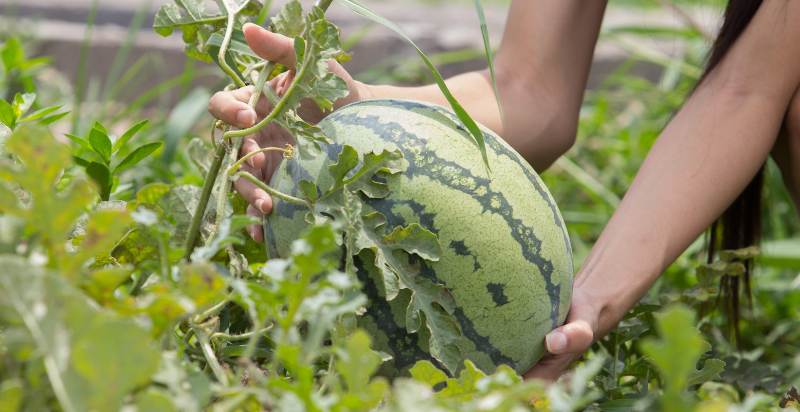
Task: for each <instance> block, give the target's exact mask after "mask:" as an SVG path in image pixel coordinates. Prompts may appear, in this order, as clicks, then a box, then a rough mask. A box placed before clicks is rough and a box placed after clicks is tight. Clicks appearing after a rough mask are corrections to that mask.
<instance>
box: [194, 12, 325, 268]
mask: <svg viewBox="0 0 800 412" xmlns="http://www.w3.org/2000/svg"><path fill="white" fill-rule="evenodd" d="M332 2H333V0H319V1H317V4H316V6H317V7H319V8H320V9H322V10H323V11H326V10H327V9H328V7H330V5H331V3H332ZM235 20H236V15H235V13H228V25H227V27H226V29H225V37H224V38H223V41H222V44H221V46H220V50H219V54H218V57H219V59H218V60H219V66H220V68H222V70H223V71H224V72H225V73H226V74H227V75H228V76H229V77H230V78H231V79H232V80H233V81H234V83H236V84H237V85H238V86H240V87H243V86H245V83H244V81H243V80H242V79H240V78H239V76H238V75H237V74H236V73H235V72H234V71H233V69H231V67H230V66H229V65H228V63H227V61H226V60H225V54H226V53H227V51H228V46H229V45H230V41H231V36H232V35H233V25H234V23H235ZM313 52H314V51H313V50H308V51H306V53H305V58H304V61H303V65H302V67H301V68H300V71H299V72H298V73H297V75H296V76H295V78H294V81H293V82H292V84H291V85H290V86H289V89H288V90H287V91H286V93H285V94H284V95H283V97H282V98H281V99H280V101H278V102H277V103H276V104H275V106H274V107H273V108H272V111H270V113H269V115H267V116H266V117H265V118H264V119H262V120H261V121H260V122H258V123H257V124H256V125H254V126H252V127H249V128H246V129H241V130H231V131H227V132H225V133H223V135H222V142H221V144H219V145H218V146H217V149H216V151H215V153H214V160H213V162H212V163H211V167H210V168H209V170H208V174H207V175H206V179H205V182H204V184H203V189H202V192H201V194H200V201H199V202H198V204H197V208H196V209H195V212H194V215H193V216H192V222H191V224H190V226H189V233H188V235H187V237H186V244H185V246H184V258H186V259H189V258H190V256H191V255H192V252H193V251H194V248H195V246H196V245H197V241H198V239H199V237H200V226H201V224H202V222H203V217H204V215H205V211H206V207H207V206H208V201H209V199H210V198H211V192H212V191H213V190H214V184H215V182H216V180H217V175H218V174H219V171H220V168H221V166H222V163H223V162H224V161H225V159H226V158H227V157H228V156H227V155H228V153H229V151H228V150H229V149H230V146H228V143H230V142H231V139H232V138H234V137H244V136H247V135H250V134H254V133H257V132H258V131H260V130H261V129H262V128H264V127H265V126H266V125H268V124H269V123H270V122H272V121H274V120H275V118H277V117H278V115H280V114H281V113H283V111H284V109H285V108H286V105H287V104H288V102H289V100H290V99H291V98H292V97H293V96H294V94H295V93H296V90H298V89H297V87H296V85H297V84H298V83H299V82H300V81H301V80H302V79H303V77H305V75H306V72H307V70H308V66H309V65H308V64H307V63H308V60H309V59H310V58H311V56H312V54H313ZM273 67H274V66H273V64H272V63H269V64H267V65H266V66H264V68H263V69H262V71H261V73H260V74H259V81H260V80H261V78H262V75H263V77H264V82H266V77H268V76H269V73H270V72H271V71H272V68H273ZM262 89H263V85H262V87H257V88H256V90H254V94H255V93H261V90H262ZM256 102H258V98H257V97H256V98H255V99H251V101H250V103H251V106H253V105H255V103H256ZM238 144H241V143H240V142H239V143H237V145H235V146H238ZM237 152H238V151H237ZM234 177H236V178H238V177H244V178H246V179H247V180H250V181H251V182H253V183H255V184H256V185H257V186H259V187H260V188H261V189H264V190H265V191H266V192H267V193H270V194H273V195H275V196H276V197H279V198H281V199H283V200H286V201H288V202H295V203H296V202H297V201H300V202H302V203H303V204H306V205H307V204H308V203H307V202H305V201H304V200H302V199H298V198H295V197H293V196H289V195H286V194H283V193H280V192H278V191H276V190H274V189H272V188H271V187H269V186H267V185H266V184H264V183H263V182H261V181H260V180H259V179H257V178H256V177H255V176H253V175H252V174H250V173H246V174H243V173H237V175H235V176H234ZM256 181H257V182H258V183H256ZM223 185H224V186H225V188H226V189H225V190H222V191H221V194H224V195H223V196H220V197H221V198H223V199H220V200H218V203H220V202H224V201H225V200H227V190H228V189H227V188H228V187H229V183H228V182H226V183H223ZM290 199H291V200H290ZM223 212H224V209H220V208H219V207H218V213H220V214H221V213H223ZM218 221H219V217H218Z"/></svg>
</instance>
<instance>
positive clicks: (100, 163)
mask: <svg viewBox="0 0 800 412" xmlns="http://www.w3.org/2000/svg"><path fill="white" fill-rule="evenodd" d="M146 125H147V120H142V121H140V122H138V123H136V124H134V125H133V126H131V127H130V128H129V129H128V130H126V131H125V132H124V133H123V134H122V135H121V136H120V137H118V138H116V139H114V138H113V136H110V135H109V132H108V130H107V129H106V128H105V127H104V126H103V125H102V124H100V122H95V124H94V126H93V127H92V129H91V130H90V131H89V134H88V135H87V136H84V137H81V136H76V135H73V134H67V135H66V136H67V137H68V138H69V139H70V140H71V141H72V143H74V146H73V153H72V157H73V159H75V162H76V163H78V164H79V165H80V166H81V167H83V168H84V170H85V171H86V174H87V175H89V176H90V177H91V178H92V180H94V182H95V183H96V184H97V186H98V188H99V189H100V198H101V199H102V200H109V198H110V197H111V193H112V192H113V189H114V187H115V186H116V185H117V182H118V181H119V175H120V174H121V173H122V172H124V171H126V170H128V169H130V168H132V167H134V166H136V164H137V163H139V162H141V161H142V160H144V159H145V158H147V157H148V156H150V155H151V154H152V153H153V152H155V151H156V150H158V149H159V148H160V147H161V142H153V143H146V144H143V145H141V146H138V147H136V148H135V149H130V148H129V147H128V146H127V143H128V142H129V141H130V140H131V138H133V136H134V135H135V134H136V133H138V132H139V131H140V130H141V129H142V128H143V127H145V126H146Z"/></svg>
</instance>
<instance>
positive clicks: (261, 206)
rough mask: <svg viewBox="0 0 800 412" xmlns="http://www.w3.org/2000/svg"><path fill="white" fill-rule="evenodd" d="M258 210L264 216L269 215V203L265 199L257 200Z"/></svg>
mask: <svg viewBox="0 0 800 412" xmlns="http://www.w3.org/2000/svg"><path fill="white" fill-rule="evenodd" d="M256 209H258V210H259V211H260V212H261V213H262V214H265V215H266V214H267V212H268V210H267V202H266V201H265V200H264V199H258V200H256Z"/></svg>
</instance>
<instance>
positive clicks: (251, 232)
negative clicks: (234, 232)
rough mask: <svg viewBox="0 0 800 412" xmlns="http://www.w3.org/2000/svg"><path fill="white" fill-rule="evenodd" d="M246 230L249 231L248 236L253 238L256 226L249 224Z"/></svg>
mask: <svg viewBox="0 0 800 412" xmlns="http://www.w3.org/2000/svg"><path fill="white" fill-rule="evenodd" d="M247 232H248V233H250V237H251V238H253V239H255V238H256V228H254V227H252V226H250V227H249V228H247Z"/></svg>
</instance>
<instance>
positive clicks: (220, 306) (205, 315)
mask: <svg viewBox="0 0 800 412" xmlns="http://www.w3.org/2000/svg"><path fill="white" fill-rule="evenodd" d="M229 301H230V299H228V298H225V300H223V301H221V302H219V303H217V304H216V305H214V306H212V307H210V308H208V309H206V310H205V311H204V312H202V313H198V314H197V315H195V316H194V323H201V322H202V321H203V320H205V319H208V318H210V317H211V316H214V315H216V314H217V313H220V312H221V311H222V309H223V308H224V307H225V305H227V304H228V302H229Z"/></svg>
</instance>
